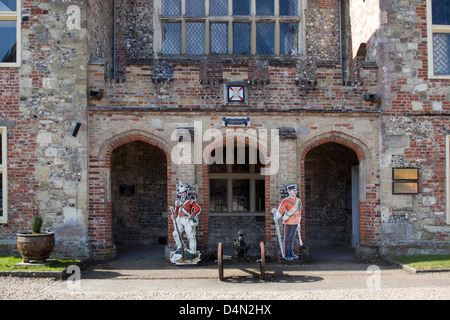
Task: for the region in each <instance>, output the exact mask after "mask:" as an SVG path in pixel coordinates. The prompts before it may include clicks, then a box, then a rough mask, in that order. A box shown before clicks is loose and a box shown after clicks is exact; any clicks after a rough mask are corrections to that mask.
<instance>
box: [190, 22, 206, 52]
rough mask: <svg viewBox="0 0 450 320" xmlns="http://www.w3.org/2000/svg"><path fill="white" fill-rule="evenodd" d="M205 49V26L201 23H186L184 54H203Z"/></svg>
mask: <svg viewBox="0 0 450 320" xmlns="http://www.w3.org/2000/svg"><path fill="white" fill-rule="evenodd" d="M204 49H205V26H204V24H203V23H198V22H195V23H186V53H187V54H203V53H204Z"/></svg>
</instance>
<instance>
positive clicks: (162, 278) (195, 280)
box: [0, 261, 450, 301]
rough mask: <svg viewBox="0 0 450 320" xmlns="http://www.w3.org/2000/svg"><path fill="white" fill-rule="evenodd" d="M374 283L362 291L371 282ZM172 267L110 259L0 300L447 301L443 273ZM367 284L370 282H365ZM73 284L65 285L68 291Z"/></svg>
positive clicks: (12, 290)
mask: <svg viewBox="0 0 450 320" xmlns="http://www.w3.org/2000/svg"><path fill="white" fill-rule="evenodd" d="M373 267H376V270H378V275H379V278H378V280H379V285H378V286H376V287H375V288H376V289H372V290H370V289H368V288H369V281H371V278H372V280H373V279H375V278H373V277H374V275H376V274H375V273H374V272H370V271H369V270H372V269H373ZM259 271H260V270H259V267H258V266H257V265H253V264H243V265H236V264H228V265H226V266H225V268H224V274H225V281H219V280H218V269H217V266H216V265H208V266H195V267H177V266H173V265H169V264H167V263H166V262H153V261H135V262H130V261H112V262H108V263H104V264H98V265H93V266H88V267H87V268H84V269H83V270H82V271H81V280H80V281H79V282H77V283H76V284H78V285H79V288H74V287H73V284H75V282H68V281H61V280H55V279H51V278H20V277H10V276H0V300H177V301H186V300H189V299H191V300H238V301H239V300H255V299H256V300H449V299H450V273H449V272H440V273H439V272H435V273H417V274H411V273H409V272H407V271H405V270H402V269H398V268H397V267H393V266H392V265H390V264H382V263H380V264H379V265H377V266H374V265H370V264H361V263H356V262H353V261H328V262H316V263H310V264H307V265H280V264H268V265H267V268H266V280H265V281H261V280H260V279H259ZM372 283H373V282H372ZM71 285H72V286H71Z"/></svg>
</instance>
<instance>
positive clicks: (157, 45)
mask: <svg viewBox="0 0 450 320" xmlns="http://www.w3.org/2000/svg"><path fill="white" fill-rule="evenodd" d="M162 1H163V0H155V1H154V11H153V29H154V38H153V40H154V49H155V50H154V52H155V55H162V43H163V39H162V23H163V22H169V21H170V22H174V21H175V20H178V21H180V23H181V44H180V46H181V48H180V50H181V55H184V54H186V32H185V31H186V19H185V18H184V15H183V12H184V9H183V8H184V2H185V1H186V0H180V1H181V10H182V17H166V18H164V21H162V20H161V18H160V16H161V13H162ZM232 2H233V0H228V12H229V16H228V17H220V21H221V22H223V18H227V20H226V21H225V22H227V23H228V54H227V55H232V54H233V31H232V28H233V27H232V25H233V23H232V22H233V21H235V19H236V18H234V17H233V16H232V5H231V4H232ZM274 3H275V14H274V16H273V17H264V19H262V20H261V22H274V23H275V40H274V41H275V43H274V46H275V48H274V51H275V53H274V55H272V56H276V55H279V52H280V36H279V32H280V29H279V28H280V21H281V20H282V22H296V23H298V29H297V30H298V31H297V35H298V39H297V47H298V48H297V55H303V54H304V52H305V46H304V39H305V34H304V30H305V27H304V23H305V18H304V10H305V9H306V1H303V0H298V7H297V8H298V16H296V17H295V18H293V17H289V16H286V18H284V17H281V16H279V15H278V4H279V0H274ZM255 8H256V0H251V10H252V12H251V16H250V17H244V16H243V17H240V18H239V19H238V20H237V21H238V22H243V21H244V20H245V21H247V20H248V21H247V22H250V23H251V31H250V39H251V40H250V41H251V43H250V54H251V55H254V54H256V20H258V19H259V18H258V17H257V16H256V14H255V11H256V9H255ZM205 11H206V12H209V0H205ZM242 18H243V19H244V20H242ZM174 19H175V20H174ZM196 19H197V20H196ZM198 19H200V20H198ZM246 19H247V20H246ZM200 21H202V22H204V23H205V38H204V45H205V51H204V52H205V53H204V54H203V55H198V56H199V57H202V56H204V55H209V54H210V29H209V25H210V22H216V21H215V19H214V18H209V17H193V18H191V17H189V22H200ZM233 55H234V54H233ZM176 56H178V55H175V57H176ZM164 57H168V56H167V55H164ZM169 57H170V55H169Z"/></svg>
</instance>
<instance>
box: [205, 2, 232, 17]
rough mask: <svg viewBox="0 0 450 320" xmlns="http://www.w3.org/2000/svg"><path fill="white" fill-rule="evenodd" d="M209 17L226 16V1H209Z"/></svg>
mask: <svg viewBox="0 0 450 320" xmlns="http://www.w3.org/2000/svg"><path fill="white" fill-rule="evenodd" d="M209 15H210V16H226V15H228V0H209Z"/></svg>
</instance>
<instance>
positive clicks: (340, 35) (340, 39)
mask: <svg viewBox="0 0 450 320" xmlns="http://www.w3.org/2000/svg"><path fill="white" fill-rule="evenodd" d="M342 60H343V59H342V0H339V62H340V64H341V80H342V83H344V65H343V63H342Z"/></svg>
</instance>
